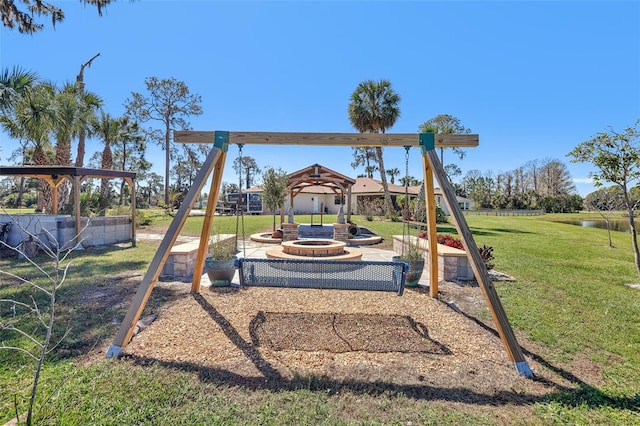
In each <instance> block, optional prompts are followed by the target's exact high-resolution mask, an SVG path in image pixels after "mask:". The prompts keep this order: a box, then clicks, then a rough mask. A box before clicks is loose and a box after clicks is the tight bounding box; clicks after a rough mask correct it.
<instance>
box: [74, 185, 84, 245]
mask: <svg viewBox="0 0 640 426" xmlns="http://www.w3.org/2000/svg"><path fill="white" fill-rule="evenodd" d="M72 186H73V200H74V203H75V206H74V207H75V213H76V218H75V219H76V244H80V243H81V242H82V235H80V232H81V229H82V222H81V219H82V218H81V217H80V177H79V176H74V177H73V185H72Z"/></svg>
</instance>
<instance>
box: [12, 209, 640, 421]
mask: <svg viewBox="0 0 640 426" xmlns="http://www.w3.org/2000/svg"><path fill="white" fill-rule="evenodd" d="M588 216H591V215H580V217H584V218H586V217H588ZM561 217H562V215H544V216H528V217H513V216H510V217H496V216H468V217H467V222H468V224H469V226H470V228H471V230H472V232H473V234H474V237H475V239H476V242H477V244H478V245H480V246H482V245H483V244H486V245H489V246H493V247H494V255H495V269H496V270H498V271H500V272H504V273H506V274H508V275H510V276H513V277H515V279H516V281H515V282H496V283H495V286H496V289H497V291H498V293H499V295H500V297H501V300H502V303H503V305H504V307H505V311H506V312H507V315H508V317H509V319H510V321H511V324H512V325H513V327H514V329H515V331H516V333H517V335H518V336H521V337H522V340H523V341H526V343H523V346H524V347H525V353H526V355H527V356H529V357H535V359H536V360H537V361H538V362H540V363H541V364H543V365H544V366H545V367H546V368H549V369H553V370H555V371H557V372H558V373H559V374H561V375H563V376H564V377H565V378H566V379H567V380H570V381H571V382H573V383H574V384H577V385H578V389H577V390H570V389H568V388H567V389H566V390H562V389H559V390H558V391H557V392H556V393H554V394H553V395H551V396H550V397H549V398H547V399H545V400H544V401H541V402H535V403H532V404H531V405H530V406H526V407H518V408H519V411H514V412H518V413H522V411H521V410H523V409H524V410H526V412H527V415H526V416H524V417H520V416H519V415H518V414H513V413H512V411H510V409H511V408H514V407H509V405H508V404H507V405H505V404H499V403H497V402H498V400H499V398H500V397H499V396H495V398H497V399H496V404H492V403H484V404H476V405H474V404H469V403H466V402H465V400H464V398H463V397H461V398H460V399H456V398H455V396H454V397H452V398H451V399H450V400H446V401H442V400H431V399H420V398H412V397H411V396H409V395H407V394H405V393H402V392H398V390H397V389H394V388H393V387H392V386H388V385H386V386H385V384H381V385H380V386H379V389H378V390H377V391H376V392H371V391H370V389H371V388H372V387H369V388H368V389H369V391H367V392H366V393H363V392H358V390H357V389H346V390H340V391H335V390H332V389H327V388H326V387H324V386H322V380H321V378H313V377H310V378H308V380H307V381H306V382H304V385H300V386H297V387H292V388H289V389H282V388H271V387H269V386H267V385H265V386H245V385H239V384H236V383H234V380H233V379H232V378H230V379H229V380H223V381H220V380H211V379H208V378H207V376H206V374H203V372H202V371H197V370H193V369H191V370H190V369H177V368H175V367H167V366H163V365H160V364H151V365H139V364H136V365H134V364H133V363H132V362H129V361H127V360H119V361H113V360H104V359H103V358H102V356H94V355H92V354H93V352H92V348H95V347H104V346H105V344H108V343H110V342H111V340H112V339H113V336H114V335H115V331H116V329H117V323H118V321H120V320H121V319H122V317H123V315H124V312H125V311H126V309H127V308H128V303H123V300H122V299H118V298H110V299H108V300H103V298H100V297H99V294H100V292H99V290H100V289H101V288H106V287H109V288H111V289H113V288H115V289H121V291H122V295H123V297H124V295H125V294H129V295H130V294H131V291H132V289H135V287H136V285H137V283H139V280H140V276H141V275H142V274H144V272H145V271H146V267H147V265H148V263H149V262H150V260H151V258H152V257H153V255H154V252H155V248H156V245H152V244H149V243H145V242H140V243H139V244H138V246H137V247H136V248H118V247H113V248H109V249H104V250H100V251H91V252H89V251H86V252H77V253H74V254H73V255H72V260H73V264H72V266H71V268H70V270H69V275H68V277H67V282H66V283H65V285H64V286H63V288H62V289H61V290H60V292H59V294H58V303H57V314H58V317H57V322H56V324H57V325H56V333H55V334H56V337H58V338H61V337H62V336H63V335H64V333H65V332H67V331H68V335H67V336H66V337H65V338H64V339H63V340H62V342H61V343H60V344H59V345H58V346H57V347H56V348H55V349H54V350H53V351H52V352H51V353H50V355H49V356H48V358H47V363H46V365H45V369H44V374H43V378H42V388H41V390H40V394H39V398H38V401H37V420H38V421H37V423H36V424H149V425H151V424H153V425H158V424H166V425H175V424H185V425H186V424H189V425H191V424H273V425H280V424H296V425H297V424H309V425H316V424H331V425H334V424H409V422H411V424H413V425H415V424H451V425H458V424H545V425H546V424H613V423H616V424H640V351H639V350H638V348H640V290H636V289H632V288H630V287H628V286H626V285H625V284H629V283H638V282H640V279H639V278H638V274H637V272H636V269H635V267H634V258H633V251H632V249H631V237H630V235H628V234H624V233H617V232H614V233H613V247H609V245H608V238H607V233H606V231H605V230H601V229H595V228H582V227H578V226H575V225H568V224H562V223H557V222H554V221H553V219H560V218H561ZM567 217H570V218H576V217H577V215H570V216H569V215H567ZM593 217H597V215H596V216H593ZM331 219H333V218H331ZM296 220H297V221H298V222H309V218H305V217H296ZM244 221H245V223H244V226H245V232H244V233H245V234H246V235H249V234H251V233H254V232H260V231H265V230H270V229H271V224H272V217H271V216H246V217H245V220H244ZM327 221H329V218H327ZM355 221H356V222H357V223H358V225H361V226H364V227H367V228H369V229H371V230H372V231H374V232H376V233H378V234H379V235H381V236H383V238H384V239H385V242H384V243H383V245H387V247H388V246H389V244H390V240H391V238H390V236H391V235H393V234H401V233H402V224H400V223H393V222H383V221H372V222H367V221H365V220H364V219H363V218H360V217H356V218H355ZM169 222H170V218H169V217H162V214H158V215H157V216H156V217H154V218H153V225H152V227H153V228H154V229H155V228H156V227H160V226H166V225H168V224H169ZM201 224H202V218H201V217H191V218H189V219H188V220H187V223H186V224H185V227H184V230H183V233H185V234H191V235H197V234H198V233H199V230H200V228H199V227H200V226H201ZM214 227H216V229H217V230H218V231H219V232H221V233H234V232H235V227H236V219H235V218H234V217H216V219H215V222H214ZM140 232H144V230H140ZM438 232H441V233H455V228H454V227H453V226H452V225H442V226H440V225H439V226H438ZM38 260H39V262H41V263H42V264H43V265H45V268H46V270H47V271H49V272H55V271H54V269H53V268H52V266H51V265H50V264H48V263H47V262H46V260H45V259H44V258H42V257H41V258H39V259H38ZM0 270H2V271H10V272H11V273H13V274H16V275H18V276H21V277H24V278H31V279H34V280H37V282H38V283H39V284H40V285H42V286H47V285H49V284H48V283H47V281H46V280H43V279H41V278H37V277H40V276H41V273H40V272H39V271H37V270H36V269H35V268H33V267H29V266H27V265H26V264H25V263H24V262H21V261H18V260H16V259H15V258H11V259H0ZM89 290H90V291H89ZM111 294H113V292H112V293H111ZM115 294H118V293H117V292H116V293H115ZM96 295H98V296H96ZM32 297H33V300H35V301H37V302H38V304H39V305H40V306H41V308H44V306H45V304H46V298H45V297H44V295H43V294H41V293H38V292H35V291H33V289H31V288H26V287H25V286H24V285H21V284H19V283H17V281H16V280H13V279H11V278H9V277H6V276H3V275H0V299H6V298H12V299H19V300H21V301H24V302H25V303H30V301H31V300H32V299H31V298H32ZM129 297H130V296H129ZM177 297H180V296H178V295H176V294H174V293H172V292H171V291H168V290H166V289H163V288H156V289H154V296H153V297H152V298H151V299H150V302H149V304H148V306H147V308H146V311H153V310H154V309H159V308H161V307H162V306H164V305H166V304H168V303H170V302H171V301H172V300H175V299H176V298H177ZM89 298H93V299H89ZM146 311H145V312H146ZM13 315H14V311H13V310H12V309H11V306H10V304H6V303H5V304H2V305H0V318H1V320H2V322H3V323H6V322H8V321H12V320H13V318H14V317H13ZM15 315H16V317H15V318H17V319H18V320H19V321H21V324H22V327H23V328H24V329H26V330H29V331H31V330H35V333H39V332H40V331H41V327H40V326H39V325H38V324H37V322H36V321H35V320H34V319H33V317H32V316H29V315H26V314H21V312H20V310H19V309H18V310H17V311H16V313H15ZM480 317H481V318H480V319H483V318H488V317H489V313H488V311H486V310H485V312H481V313H480ZM0 342H4V343H5V344H6V345H9V346H11V345H16V346H20V347H23V348H29V347H30V346H29V343H28V342H27V341H26V339H24V338H21V337H20V336H18V335H16V334H15V333H14V332H11V331H10V330H0ZM32 367H33V363H32V362H31V361H30V360H29V359H28V358H27V357H26V356H25V355H24V354H21V353H18V352H15V351H9V350H0V424H3V422H5V421H8V420H9V419H11V418H12V417H14V416H15V411H14V400H17V402H18V405H19V407H20V408H19V412H20V413H22V412H23V411H24V407H25V403H26V398H27V397H28V394H27V391H28V386H29V379H30V375H31V368H32ZM534 373H535V371H534ZM514 375H515V372H514ZM463 385H464V384H460V386H461V387H463ZM510 413H511V414H510Z"/></svg>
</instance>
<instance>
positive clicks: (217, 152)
mask: <svg viewBox="0 0 640 426" xmlns="http://www.w3.org/2000/svg"><path fill="white" fill-rule="evenodd" d="M174 140H175V141H176V142H180V143H199V144H202V143H206V144H211V143H213V148H212V150H211V152H210V153H209V155H208V157H207V159H206V160H205V161H204V163H203V165H202V168H201V170H200V171H199V172H198V175H197V176H196V178H195V180H194V183H193V185H192V186H191V188H190V189H189V192H188V193H187V195H186V197H185V199H184V202H183V204H182V205H181V206H180V208H179V210H178V212H177V213H176V216H175V217H174V219H173V221H172V223H171V225H170V226H169V229H168V230H167V233H166V234H165V237H164V239H163V240H162V242H161V243H160V246H159V247H158V250H157V252H156V254H155V256H154V258H153V260H152V261H151V263H150V265H149V268H148V269H147V272H146V274H145V276H144V278H143V279H142V282H141V284H140V287H139V288H138V291H137V293H136V295H135V297H134V299H133V302H132V304H131V306H130V307H129V310H128V311H127V314H126V315H125V318H124V320H123V322H122V323H121V324H120V328H119V329H118V332H117V334H116V336H115V338H114V341H113V343H112V345H111V346H110V347H109V350H108V351H107V354H106V356H107V357H108V358H111V357H118V356H119V355H120V350H121V348H122V347H124V346H126V345H128V344H129V341H130V340H131V337H132V336H133V331H134V329H135V325H136V323H137V321H138V320H139V318H140V316H141V315H142V311H143V309H144V307H145V305H146V302H147V300H148V299H149V296H150V294H151V291H152V290H153V287H154V285H155V283H156V282H157V280H158V277H159V276H160V272H161V271H162V268H163V266H164V263H165V262H166V260H167V257H168V256H169V252H170V250H171V247H172V246H173V244H174V243H175V242H176V239H177V237H178V234H179V232H180V230H181V229H182V226H183V225H184V223H185V221H186V219H187V217H188V215H189V211H190V210H191V208H192V207H193V205H194V204H195V202H196V200H197V198H198V195H199V194H200V191H201V190H202V187H203V186H204V183H205V181H206V180H207V179H208V177H209V175H210V174H211V173H212V172H213V178H212V179H211V189H210V190H209V199H208V204H207V210H206V213H205V218H204V222H203V227H202V231H201V234H200V245H199V248H198V254H197V258H196V263H195V267H194V271H202V270H203V267H204V260H205V257H206V254H207V249H208V243H209V235H210V232H211V229H212V225H213V220H214V212H215V206H216V204H217V202H218V195H219V193H220V186H221V183H222V175H223V172H224V165H225V162H226V157H227V151H228V147H229V144H237V145H245V144H254V145H305V146H343V147H344V146H347V147H354V146H365V147H407V146H408V147H420V148H421V150H422V160H423V161H422V164H423V172H424V184H425V195H426V197H425V198H426V200H425V204H426V210H427V229H428V237H429V239H428V246H429V257H430V262H429V265H430V282H429V283H430V284H429V287H430V293H431V296H432V297H436V296H437V294H438V252H437V250H438V249H437V238H436V236H437V235H436V204H435V187H434V176H435V178H436V179H437V180H438V183H439V184H440V188H441V190H442V191H443V198H444V201H445V203H446V205H447V207H448V208H449V211H450V212H451V215H452V218H453V221H454V224H455V226H456V229H457V231H458V234H459V236H460V239H461V240H462V242H463V244H464V247H465V249H466V254H467V257H468V259H469V263H470V264H471V268H472V269H473V272H474V275H475V277H476V280H477V281H478V285H479V287H480V289H481V290H482V293H483V295H484V298H485V301H486V302H487V305H488V308H489V311H490V312H491V315H492V317H493V320H494V322H495V324H496V328H497V329H498V334H499V335H500V339H501V340H502V343H503V345H504V347H505V349H506V351H507V355H508V356H509V359H510V360H511V361H512V362H513V363H514V365H515V367H516V370H517V371H518V373H519V374H521V375H524V376H528V377H532V376H533V373H532V372H531V370H530V368H529V364H528V362H527V361H526V359H525V358H524V355H523V352H522V348H520V345H519V344H518V341H517V339H516V337H515V334H514V332H513V330H512V328H511V325H510V324H509V320H508V318H507V316H506V313H505V311H504V308H503V307H502V303H501V302H500V298H499V296H498V294H497V292H496V289H495V287H494V286H493V282H492V281H491V278H490V276H489V273H488V271H487V269H486V267H485V265H484V262H483V260H482V257H481V256H480V252H479V250H478V246H477V245H476V243H475V241H474V239H473V236H472V234H471V230H470V229H469V227H468V225H467V223H466V220H465V218H464V215H463V213H462V210H461V209H460V207H459V206H458V203H457V201H456V195H455V192H454V191H453V188H451V185H450V184H449V181H448V179H447V175H446V172H445V170H444V168H443V166H442V164H440V160H439V159H438V155H437V153H436V151H435V148H436V147H443V148H453V147H475V146H477V145H478V140H479V138H478V135H474V134H434V133H421V134H414V133H410V134H389V133H384V134H378V133H280V132H279V133H273V132H227V131H175V132H174ZM200 280H201V275H200V274H199V273H197V272H196V273H194V274H193V281H192V283H191V291H192V292H193V293H199V292H200ZM195 326H196V325H195V324H194V327H195Z"/></svg>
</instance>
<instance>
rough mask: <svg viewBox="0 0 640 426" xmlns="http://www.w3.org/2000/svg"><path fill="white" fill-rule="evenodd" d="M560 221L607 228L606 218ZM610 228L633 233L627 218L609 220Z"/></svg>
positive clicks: (561, 221) (587, 226)
mask: <svg viewBox="0 0 640 426" xmlns="http://www.w3.org/2000/svg"><path fill="white" fill-rule="evenodd" d="M558 222H560V223H567V224H569V225H577V226H583V227H585V228H600V229H607V222H606V221H605V220H604V219H589V220H578V219H569V220H559V221H558ZM636 226H637V224H636ZM609 229H611V230H612V231H618V232H626V233H627V234H628V233H631V228H630V226H629V221H628V220H627V219H615V220H610V221H609Z"/></svg>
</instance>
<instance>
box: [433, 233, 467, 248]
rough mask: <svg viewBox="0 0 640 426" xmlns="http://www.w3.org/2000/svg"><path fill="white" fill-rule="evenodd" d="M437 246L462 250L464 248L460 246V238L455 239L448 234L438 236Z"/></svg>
mask: <svg viewBox="0 0 640 426" xmlns="http://www.w3.org/2000/svg"><path fill="white" fill-rule="evenodd" d="M438 244H442V245H444V246H448V247H453V248H457V249H460V250H464V246H463V245H462V241H461V240H460V238H456V237H454V236H453V235H450V234H440V235H438Z"/></svg>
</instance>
